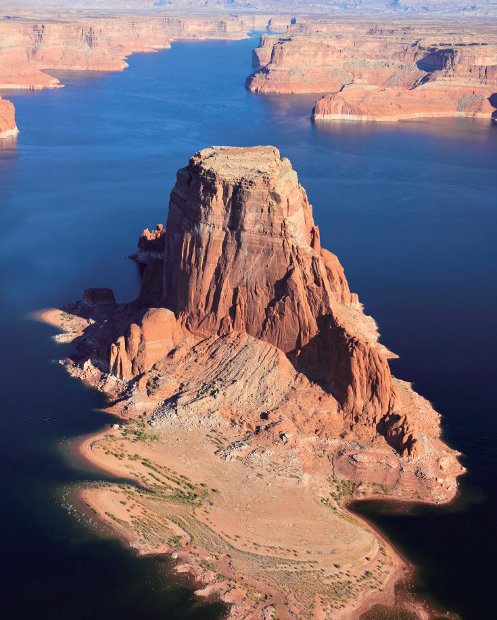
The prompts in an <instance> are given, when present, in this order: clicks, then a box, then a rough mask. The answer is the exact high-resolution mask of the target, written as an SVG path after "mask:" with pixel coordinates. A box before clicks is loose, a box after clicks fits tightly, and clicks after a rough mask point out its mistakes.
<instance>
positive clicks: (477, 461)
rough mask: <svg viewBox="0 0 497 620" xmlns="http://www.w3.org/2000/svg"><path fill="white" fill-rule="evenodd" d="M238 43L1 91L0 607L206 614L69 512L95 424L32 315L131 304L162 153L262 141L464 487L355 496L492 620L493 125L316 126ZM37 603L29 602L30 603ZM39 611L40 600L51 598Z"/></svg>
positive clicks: (441, 596)
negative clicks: (82, 446) (14, 129)
mask: <svg viewBox="0 0 497 620" xmlns="http://www.w3.org/2000/svg"><path fill="white" fill-rule="evenodd" d="M255 43H256V41H255V40H253V39H252V40H246V41H240V42H230V43H226V42H202V43H176V44H174V45H173V48H172V49H171V50H168V51H165V52H161V53H157V54H145V55H141V54H140V55H136V56H133V57H132V58H131V59H130V67H129V69H127V70H126V71H125V72H124V73H121V74H105V75H95V74H88V75H83V76H81V75H78V76H71V75H64V77H63V81H64V82H65V83H66V85H67V86H66V88H65V89H62V90H56V91H45V92H39V93H26V94H16V95H14V96H11V98H12V100H13V101H14V103H15V105H16V109H17V111H18V112H17V113H18V122H19V128H20V130H21V133H20V136H19V139H18V142H17V145H16V146H12V145H10V146H9V145H8V144H6V145H4V146H3V149H2V150H1V151H0V218H1V226H0V257H1V267H0V269H1V280H0V282H1V290H2V293H1V297H0V304H1V312H2V314H1V316H2V322H1V326H0V330H1V337H2V343H3V346H4V351H8V352H9V355H8V357H7V356H6V357H5V358H4V364H2V366H3V368H2V421H3V426H2V429H3V432H2V434H1V438H0V450H1V453H0V454H1V459H2V472H1V477H2V491H3V492H2V524H3V527H2V530H1V532H2V533H1V537H2V547H3V558H4V562H3V568H2V572H3V580H2V583H3V584H4V590H5V591H4V596H3V603H4V610H5V611H4V613H5V615H6V617H8V618H27V617H28V616H29V617H32V615H33V613H36V614H37V615H38V616H40V615H41V616H42V617H43V614H45V615H46V617H50V618H67V617H72V618H87V617H97V618H99V617H102V618H103V617H108V614H109V611H110V610H112V611H113V612H118V613H119V614H120V615H123V616H124V617H137V615H138V616H140V615H141V616H142V617H143V616H144V615H146V617H150V618H159V617H161V618H162V617H168V618H185V617H192V618H210V617H212V618H214V617H217V616H219V615H220V614H221V613H222V609H221V608H220V607H219V606H216V605H205V604H203V605H201V604H200V603H199V602H198V601H197V600H196V599H195V598H194V597H193V596H192V590H191V587H190V586H189V585H188V584H187V583H181V582H178V580H177V579H171V577H170V567H169V565H168V562H167V560H165V559H163V558H136V557H135V556H134V555H133V554H132V553H131V552H129V551H127V550H126V549H124V548H123V547H122V546H121V545H120V544H119V543H117V542H115V541H113V540H108V539H101V538H98V537H97V536H96V535H95V533H94V532H93V531H90V530H88V529H87V528H86V527H85V526H84V525H82V524H81V523H80V522H78V520H77V519H75V518H74V515H72V514H67V510H66V507H65V505H66V504H67V501H68V500H66V497H67V492H68V489H70V488H71V487H72V486H73V485H76V484H78V483H80V482H82V481H85V480H92V479H93V480H94V479H98V476H97V474H95V473H93V472H91V471H90V470H86V469H84V468H82V467H77V466H76V465H74V464H73V463H71V462H70V461H69V460H67V459H66V458H64V456H63V454H64V451H63V448H64V446H65V445H66V444H67V443H68V442H69V443H70V441H71V439H72V438H74V437H76V436H79V435H81V434H85V433H89V432H93V431H95V430H97V429H98V428H100V427H102V426H103V425H104V424H106V423H108V422H109V418H108V417H107V416H105V415H103V414H101V413H99V412H98V408H99V407H101V406H102V403H103V401H102V399H101V397H100V396H99V395H98V394H95V393H94V392H91V391H89V390H86V389H85V388H84V387H83V386H81V385H80V384H78V383H76V382H73V381H71V380H69V379H68V378H67V377H66V376H65V374H64V373H63V371H62V369H60V368H59V367H58V366H57V365H55V364H53V363H52V360H54V359H57V358H60V357H62V356H63V350H62V348H61V346H58V345H55V344H54V343H52V342H51V340H50V335H51V330H50V329H48V328H47V327H46V326H43V325H40V324H38V323H36V322H34V321H33V320H32V319H31V316H30V315H31V313H33V312H35V311H38V310H40V309H42V308H44V307H47V306H54V305H60V304H64V303H66V302H67V301H70V300H74V299H77V298H79V297H80V296H81V292H82V290H83V289H84V288H85V287H87V286H109V285H112V286H113V287H114V289H115V292H116V295H117V297H118V300H119V301H125V300H128V299H132V298H133V297H134V296H135V295H136V291H137V283H138V282H137V273H136V270H135V267H134V265H133V264H132V263H131V262H130V261H128V260H127V259H126V257H127V256H128V255H129V254H130V253H131V252H132V251H133V249H134V247H135V244H136V239H137V237H138V235H139V233H140V232H141V230H142V229H143V228H144V227H145V226H154V225H155V224H156V223H157V222H164V221H165V219H166V210H167V199H168V193H169V191H170V189H171V188H172V186H173V184H174V175H175V171H176V169H177V168H178V167H180V166H181V165H183V164H184V162H185V160H186V158H187V157H188V156H189V155H190V154H191V153H192V152H193V151H195V150H198V149H200V148H203V147H205V146H209V145H212V144H233V145H240V146H241V145H252V144H274V145H275V146H277V147H278V148H279V149H280V150H281V152H282V154H283V155H286V156H287V157H289V158H290V159H291V161H292V163H293V165H294V167H295V169H296V170H298V172H299V175H300V178H301V181H302V183H303V185H304V186H305V187H306V188H307V190H308V193H309V198H310V200H311V202H312V204H313V206H314V210H315V216H316V219H317V221H318V222H319V223H320V228H321V237H322V241H323V245H324V246H326V247H329V248H330V249H331V250H332V251H334V252H336V253H337V254H338V255H339V257H340V259H341V261H342V263H343V264H344V267H345V270H346V273H347V276H348V279H349V281H350V283H351V286H352V289H353V290H354V291H357V292H358V293H359V294H360V297H361V300H362V301H363V303H364V304H365V306H366V310H367V311H368V312H370V313H371V314H373V316H374V317H375V318H376V319H377V320H378V322H379V326H380V330H381V332H382V340H383V342H384V343H385V344H386V345H387V346H388V347H390V348H391V349H392V350H393V351H395V352H396V353H398V354H399V355H400V360H398V361H395V362H393V369H394V372H395V373H396V375H397V376H399V377H400V378H405V379H408V380H412V381H414V382H415V387H416V389H417V390H418V391H419V392H420V393H421V394H423V395H424V396H426V397H427V398H429V399H430V400H432V402H433V403H434V404H435V406H436V407H437V408H438V410H439V411H441V412H442V414H443V420H444V429H445V432H446V438H447V440H448V442H449V443H450V444H451V445H452V446H453V447H455V448H457V449H459V450H460V451H461V452H463V454H464V458H463V462H464V465H465V466H466V467H467V468H468V472H469V473H468V475H467V476H466V477H465V478H464V479H462V481H461V483H462V489H461V497H460V499H459V500H458V501H457V502H456V503H455V504H453V505H451V506H447V507H442V508H423V507H413V506H409V507H404V506H399V505H396V506H390V505H384V504H383V505H381V506H378V505H377V504H375V503H368V504H365V505H362V506H360V507H359V510H360V511H361V514H363V515H365V516H367V518H368V519H370V520H371V521H372V522H373V523H375V524H376V525H377V526H378V527H380V529H381V530H382V531H383V532H384V533H385V534H386V535H387V537H388V538H389V540H391V541H392V542H393V543H394V545H396V546H397V547H398V548H399V549H400V550H401V551H402V552H403V553H404V554H405V555H406V557H407V558H408V559H409V560H411V561H412V562H413V563H414V564H416V565H417V566H418V567H419V569H418V575H417V579H416V582H415V583H416V589H417V591H418V593H419V594H420V595H421V596H425V597H429V599H430V600H433V602H434V603H436V604H438V605H439V606H440V607H441V608H442V609H448V610H451V611H454V612H456V613H458V614H459V615H460V616H461V617H463V618H474V617H478V618H493V617H494V616H495V613H494V611H493V594H492V585H493V583H492V575H493V558H494V557H495V554H496V553H497V542H496V541H495V539H494V537H492V536H491V532H492V530H493V520H494V519H493V515H494V514H495V510H496V508H497V506H496V504H497V491H496V490H495V489H496V484H495V483H496V479H495V476H496V475H495V471H496V467H495V465H496V460H497V449H496V447H495V446H496V438H497V422H496V419H495V415H493V414H494V413H495V405H494V398H493V390H492V382H493V377H494V375H495V368H496V362H497V360H496V357H497V354H496V351H497V347H496V345H497V342H496V340H497V335H496V333H495V328H494V327H495V326H494V316H495V311H496V309H497V278H496V275H495V266H496V258H497V250H496V249H495V245H496V244H495V233H496V224H497V217H496V216H497V199H496V196H497V191H496V190H497V174H496V161H497V158H496V155H497V146H496V145H497V128H496V127H493V126H491V125H490V124H487V123H485V122H478V121H469V120H462V119H461V120H449V121H437V122H435V121H430V122H422V123H402V124H398V125H397V124H396V125H388V126H375V125H371V124H367V125H356V124H328V125H324V126H323V125H313V124H311V122H310V121H309V118H308V116H309V110H310V109H311V107H312V98H309V97H285V96H271V97H261V96H255V95H251V94H249V93H247V92H246V91H245V89H244V80H245V77H246V75H248V73H249V72H250V71H251V67H250V50H251V48H252V47H253V46H254V45H255ZM40 610H41V611H40ZM49 612H50V613H49Z"/></svg>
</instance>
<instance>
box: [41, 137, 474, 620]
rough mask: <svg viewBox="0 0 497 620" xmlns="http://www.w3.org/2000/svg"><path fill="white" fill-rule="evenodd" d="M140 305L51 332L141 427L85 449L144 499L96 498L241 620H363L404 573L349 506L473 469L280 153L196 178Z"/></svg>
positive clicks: (144, 547)
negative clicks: (381, 327)
mask: <svg viewBox="0 0 497 620" xmlns="http://www.w3.org/2000/svg"><path fill="white" fill-rule="evenodd" d="M134 258H135V260H137V261H138V262H139V263H140V265H141V267H142V290H141V293H140V296H139V298H138V299H137V300H136V301H134V302H132V303H130V304H124V305H122V304H121V305H120V304H117V303H116V302H115V300H114V297H113V295H112V293H111V291H110V290H109V289H103V290H102V289H90V290H88V291H86V292H85V295H84V298H83V300H82V301H81V302H77V303H75V304H72V305H71V306H68V307H67V308H66V309H65V310H64V312H61V311H51V312H49V313H46V314H45V319H46V320H48V321H49V322H51V323H52V324H54V325H57V326H59V327H62V329H63V331H64V334H63V335H61V336H59V339H60V340H63V341H66V342H67V341H71V340H73V341H75V342H76V343H77V352H76V353H75V354H74V355H73V356H72V357H71V358H70V359H67V360H65V362H64V364H65V366H66V368H67V369H68V371H69V372H70V373H71V374H73V375H74V376H77V377H79V378H81V379H82V380H83V381H85V382H86V383H88V384H90V385H92V386H95V387H97V388H98V389H100V390H102V391H103V392H105V393H106V394H108V396H109V399H110V402H109V410H110V411H111V412H112V413H114V414H117V415H119V416H120V417H121V418H122V419H123V420H125V421H126V424H125V426H124V427H120V426H119V425H117V427H116V428H114V429H112V430H111V431H109V432H107V433H104V434H103V435H102V436H98V437H95V438H91V439H89V440H87V441H86V442H85V444H84V445H83V447H82V450H83V452H84V454H85V456H86V457H87V458H90V459H91V460H92V461H93V462H94V463H96V464H98V465H99V466H100V467H103V468H106V469H108V470H109V471H112V472H113V473H116V474H118V475H119V476H120V477H123V478H124V477H126V478H129V477H131V478H133V480H135V481H136V482H138V483H139V488H137V487H136V486H135V487H129V486H128V485H104V486H103V487H97V488H90V489H87V490H85V492H84V494H83V500H84V503H85V505H87V506H89V507H90V508H91V509H92V511H96V513H97V514H99V515H100V516H101V518H102V519H103V520H104V521H105V522H106V523H108V524H110V525H111V526H112V528H113V529H114V530H117V531H119V533H120V534H121V535H122V536H123V537H125V538H126V540H128V541H129V542H130V543H131V544H132V545H133V546H135V547H136V548H137V549H139V550H140V551H142V552H150V551H169V552H171V553H173V554H174V555H175V557H176V558H177V559H178V561H179V562H180V564H179V570H188V571H190V572H193V573H194V574H195V575H196V576H197V577H199V578H201V580H202V581H203V582H204V585H205V588H204V589H203V590H202V592H201V593H203V594H218V595H220V596H221V597H222V598H223V600H224V601H226V602H227V603H229V604H230V606H231V612H230V614H231V617H233V618H260V619H261V620H262V619H263V618H271V617H275V615H277V616H278V617H281V618H311V617H315V618H345V617H347V618H357V617H359V615H360V613H359V612H360V610H361V609H364V605H366V606H367V604H368V601H372V600H376V599H374V597H375V596H380V594H379V593H381V597H383V598H382V600H383V602H385V600H387V601H388V602H391V601H392V597H393V583H394V582H395V579H396V578H398V577H399V575H400V573H399V571H402V570H403V566H404V565H403V562H402V561H401V560H400V559H399V558H398V557H397V556H396V555H395V553H394V552H393V551H392V550H391V549H390V548H389V547H388V545H387V544H386V543H385V542H384V541H381V539H379V538H378V536H377V535H376V534H374V533H373V532H371V531H370V530H369V529H368V528H367V527H365V525H364V524H362V523H360V522H359V521H358V520H356V519H354V518H352V517H351V516H350V514H349V513H348V512H347V510H346V507H345V504H346V502H347V501H348V500H349V499H351V498H364V497H378V496H381V497H391V498H398V499H412V500H418V501H427V502H434V503H441V502H446V501H449V500H450V499H452V498H453V497H454V495H455V493H456V491H457V476H459V475H460V474H461V473H462V471H463V470H462V468H461V466H460V465H459V463H458V461H457V458H456V457H457V454H456V453H455V452H454V451H453V450H451V449H450V448H448V447H447V446H446V445H445V444H444V443H443V441H442V440H441V437H440V417H439V415H438V414H437V413H436V412H435V411H434V410H433V408H432V407H431V405H430V403H428V402H427V401H426V400H424V399H423V398H422V397H421V396H419V395H418V394H416V393H415V392H414V391H413V390H412V388H411V387H410V385H409V384H407V383H405V382H403V381H399V380H397V379H395V378H394V377H393V376H392V374H391V372H390V368H389V365H388V358H389V357H390V356H391V355H392V354H390V353H389V352H388V351H387V349H386V348H385V347H384V346H383V345H381V344H380V343H379V342H378V333H377V329H376V326H375V323H374V321H373V319H371V317H368V316H366V315H365V314H364V312H363V308H362V306H361V304H360V303H359V300H358V297H357V295H355V294H353V293H351V292H350V289H349V286H348V284H347V280H346V277H345V274H344V271H343V268H342V266H341V264H340V262H339V260H338V258H337V257H336V256H335V255H333V254H332V253H331V252H329V251H327V250H325V249H324V248H322V247H321V245H320V240H319V230H318V228H317V226H316V224H315V222H314V219H313V215H312V208H311V206H310V204H309V202H308V199H307V195H306V193H305V190H304V189H303V188H302V186H301V185H300V184H299V182H298V178H297V174H296V173H295V171H294V170H293V169H292V166H291V164H290V162H289V161H288V159H286V158H284V157H283V158H282V157H281V156H280V153H279V152H278V151H277V149H275V148H274V147H269V146H268V147H252V148H235V147H213V148H209V149H204V150H202V151H199V152H198V153H196V154H195V155H193V156H192V157H191V159H190V161H189V164H188V165H187V166H186V167H185V168H183V169H181V170H179V171H178V176H177V182H176V185H175V187H174V189H173V191H172V193H171V199H170V204H169V213H168V218H167V223H166V226H165V227H163V226H162V225H159V226H158V227H157V228H156V229H155V230H153V231H149V230H146V231H145V232H144V234H143V235H142V237H141V238H140V241H139V244H138V251H137V253H136V254H135V255H134Z"/></svg>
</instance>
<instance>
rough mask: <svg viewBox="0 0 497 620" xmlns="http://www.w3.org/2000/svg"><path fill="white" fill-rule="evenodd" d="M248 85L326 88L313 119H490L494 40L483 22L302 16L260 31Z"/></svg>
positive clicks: (496, 84)
mask: <svg viewBox="0 0 497 620" xmlns="http://www.w3.org/2000/svg"><path fill="white" fill-rule="evenodd" d="M254 65H255V66H256V67H258V70H257V71H256V72H255V73H254V74H252V75H251V76H250V77H249V78H248V80H247V87H248V88H249V90H251V91H253V92H260V93H272V92H276V93H326V94H325V95H324V96H323V97H322V98H321V99H320V100H318V101H317V103H316V105H315V107H314V110H313V117H314V118H315V119H316V120H380V121H396V120H401V119H417V118H424V117H431V118H441V117H454V116H468V117H478V118H488V119H490V118H492V116H493V115H495V106H494V105H492V103H493V99H492V96H493V95H494V94H495V92H496V91H497V38H496V37H495V33H493V32H492V30H491V29H490V28H488V27H485V26H484V25H483V26H482V25H480V28H479V29H478V28H477V29H473V30H470V29H468V28H465V27H464V26H462V25H460V24H458V25H454V26H453V28H451V24H449V23H447V24H439V23H437V24H434V23H433V24H432V23H429V22H428V23H427V24H421V23H416V22H415V23H414V24H413V25H412V26H405V25H403V26H401V25H395V24H394V25H392V26H390V27H387V26H386V25H385V26H384V27H383V28H378V27H375V26H373V25H368V24H361V23H359V24H355V25H352V24H341V23H338V22H310V21H305V20H303V21H301V22H298V23H296V24H294V25H293V26H291V27H290V28H289V31H288V35H286V36H284V37H275V36H270V35H264V36H263V37H262V38H261V43H260V45H259V47H258V48H257V49H256V50H255V51H254Z"/></svg>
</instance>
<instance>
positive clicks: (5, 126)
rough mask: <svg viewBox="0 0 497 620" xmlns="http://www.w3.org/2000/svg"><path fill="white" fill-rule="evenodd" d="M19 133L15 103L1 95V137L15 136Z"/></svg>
mask: <svg viewBox="0 0 497 620" xmlns="http://www.w3.org/2000/svg"><path fill="white" fill-rule="evenodd" d="M18 133H19V132H18V129H17V125H16V118H15V108H14V104H13V103H12V102H11V101H8V100H7V99H2V98H1V97H0V138H13V137H15V136H17V134H18Z"/></svg>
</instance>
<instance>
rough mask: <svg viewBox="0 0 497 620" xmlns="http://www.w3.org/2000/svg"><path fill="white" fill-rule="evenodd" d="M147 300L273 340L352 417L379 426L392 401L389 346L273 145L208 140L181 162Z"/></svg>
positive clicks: (189, 323) (212, 327)
mask: <svg viewBox="0 0 497 620" xmlns="http://www.w3.org/2000/svg"><path fill="white" fill-rule="evenodd" d="M154 242H155V243H156V242H157V241H156V239H155V240H154ZM154 269H155V273H157V266H156V265H154ZM141 300H142V302H148V303H155V304H159V305H164V306H166V307H167V308H169V309H171V310H172V311H173V312H174V313H175V314H176V316H177V318H178V319H179V321H180V323H181V324H183V325H184V326H185V328H186V329H188V330H190V331H191V332H193V333H196V334H203V335H211V334H218V335H225V334H229V333H231V332H245V333H247V334H249V335H251V336H253V337H254V338H258V339H260V340H263V341H265V342H268V343H270V344H272V345H274V346H275V347H277V348H279V349H281V350H282V351H283V352H284V353H286V354H287V356H288V357H289V359H290V360H291V361H292V363H293V364H294V366H295V367H296V368H297V369H298V370H299V371H301V372H302V373H304V374H305V375H307V376H308V377H309V378H310V379H312V380H314V381H316V382H318V383H319V384H321V385H322V386H323V387H324V388H325V389H326V390H327V391H329V392H331V393H332V394H333V396H334V397H335V398H336V399H337V401H338V402H339V404H340V405H341V407H342V408H343V410H344V412H345V413H346V415H348V416H350V417H351V418H352V419H354V418H357V419H359V417H360V418H361V421H364V417H366V418H367V419H368V422H369V423H370V424H372V425H374V424H376V423H378V422H379V421H380V419H381V418H382V417H383V416H384V415H386V414H387V413H389V412H390V411H391V410H392V407H393V405H394V401H395V390H394V387H393V383H392V377H391V374H390V370H389V366H388V362H387V352H386V350H385V349H384V348H383V347H381V346H380V345H379V344H378V343H377V335H376V331H375V329H374V327H373V324H372V321H371V320H369V321H368V319H367V317H365V316H364V315H363V313H362V309H361V307H360V304H359V302H358V299H357V296H356V295H354V294H352V293H351V292H350V290H349V286H348V284H347V280H346V278H345V275H344V272H343V268H342V266H341V265H340V263H339V261H338V259H337V257H336V256H334V255H333V254H331V252H328V251H327V250H324V249H322V248H321V245H320V239H319V230H318V228H317V226H316V225H315V223H314V220H313V216H312V209H311V206H310V204H309V201H308V199H307V195H306V193H305V190H304V189H303V188H302V186H301V185H300V184H299V182H298V178H297V174H296V172H295V171H294V170H293V169H292V166H291V164H290V162H289V160H288V159H286V158H281V157H280V154H279V152H278V150H277V149H275V148H274V147H254V148H234V147H217V148H210V149H205V150H203V151H200V152H198V153H197V154H195V155H194V156H193V157H192V158H191V159H190V163H189V165H188V166H187V167H186V168H184V169H182V170H180V171H179V172H178V176H177V182H176V185H175V187H174V189H173V191H172V194H171V200H170V205H169V215H168V220H167V225H166V232H165V235H164V260H163V265H162V280H161V282H160V284H159V285H158V284H157V281H156V280H155V279H154V278H150V277H147V278H145V280H144V288H143V290H142V295H141Z"/></svg>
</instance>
